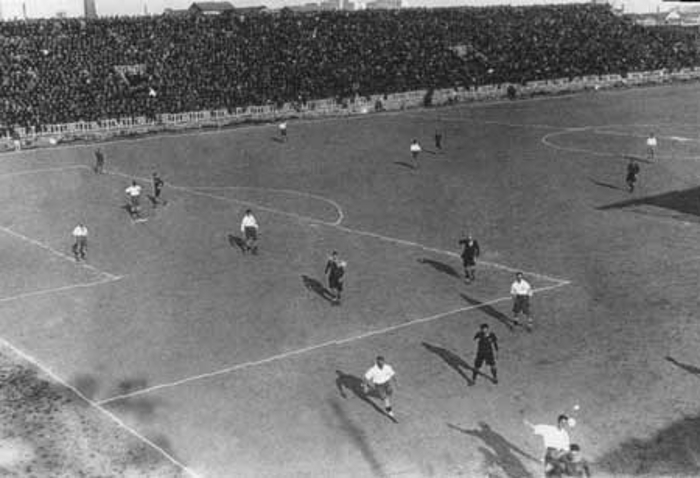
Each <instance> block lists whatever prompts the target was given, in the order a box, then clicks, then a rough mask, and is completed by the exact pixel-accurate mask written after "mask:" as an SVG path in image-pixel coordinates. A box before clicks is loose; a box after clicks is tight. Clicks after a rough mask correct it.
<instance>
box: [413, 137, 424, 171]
mask: <svg viewBox="0 0 700 478" xmlns="http://www.w3.org/2000/svg"><path fill="white" fill-rule="evenodd" d="M421 151H423V148H421V147H420V144H419V143H418V140H417V139H414V140H413V141H411V160H412V161H413V169H418V155H419V154H420V152H421Z"/></svg>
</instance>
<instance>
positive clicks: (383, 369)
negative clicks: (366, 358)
mask: <svg viewBox="0 0 700 478" xmlns="http://www.w3.org/2000/svg"><path fill="white" fill-rule="evenodd" d="M395 375H396V372H394V369H393V368H392V367H391V365H389V364H387V363H386V362H385V361H384V357H382V356H381V355H380V356H378V357H377V359H376V362H375V364H374V365H373V366H372V367H371V368H370V369H369V370H367V373H365V379H364V383H363V388H364V392H365V393H367V392H368V391H369V390H373V391H375V392H376V393H377V395H379V398H381V399H382V400H383V401H384V410H386V414H387V415H389V417H391V418H392V419H394V411H393V409H392V407H391V395H392V394H393V393H394V390H393V389H392V386H391V384H392V382H395V381H396V379H395V378H394V377H395Z"/></svg>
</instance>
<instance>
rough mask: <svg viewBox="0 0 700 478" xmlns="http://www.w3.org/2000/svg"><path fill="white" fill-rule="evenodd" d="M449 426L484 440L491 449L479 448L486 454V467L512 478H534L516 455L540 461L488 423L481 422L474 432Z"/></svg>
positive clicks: (536, 461) (449, 424)
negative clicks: (498, 470) (493, 467)
mask: <svg viewBox="0 0 700 478" xmlns="http://www.w3.org/2000/svg"><path fill="white" fill-rule="evenodd" d="M447 426H448V427H449V428H451V429H453V430H456V431H458V432H460V433H463V434H465V435H469V436H473V437H475V438H479V439H480V440H482V441H483V442H484V444H485V445H487V446H488V447H489V448H490V450H489V449H485V448H479V450H480V451H481V452H482V453H483V454H484V458H485V460H486V463H485V465H486V466H490V465H497V466H499V467H500V468H501V469H503V472H504V473H505V474H506V475H507V476H509V477H510V478H532V476H533V475H532V473H530V472H529V471H528V470H527V468H525V465H523V463H522V461H520V459H519V458H518V457H517V456H516V453H517V454H518V455H520V456H522V457H523V458H527V459H528V460H530V461H532V462H535V463H539V462H540V460H538V459H537V458H535V457H534V456H532V455H530V454H528V453H526V452H524V451H523V450H521V449H520V448H518V447H517V446H515V445H513V444H512V443H511V442H509V441H508V440H506V439H505V438H504V437H503V435H500V434H498V433H496V432H495V431H494V430H493V429H492V428H491V427H490V426H489V425H488V424H487V423H484V422H479V428H475V429H473V430H466V429H464V428H460V427H458V426H456V425H452V424H451V423H448V424H447Z"/></svg>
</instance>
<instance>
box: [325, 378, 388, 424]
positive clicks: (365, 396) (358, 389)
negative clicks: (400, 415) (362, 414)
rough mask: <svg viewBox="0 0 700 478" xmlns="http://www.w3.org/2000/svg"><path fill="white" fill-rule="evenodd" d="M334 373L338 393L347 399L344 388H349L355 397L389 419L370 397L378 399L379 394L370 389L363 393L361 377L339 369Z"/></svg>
mask: <svg viewBox="0 0 700 478" xmlns="http://www.w3.org/2000/svg"><path fill="white" fill-rule="evenodd" d="M335 374H336V379H335V386H336V387H337V388H338V392H339V393H340V396H341V397H343V398H345V399H347V398H348V394H347V393H346V390H349V391H350V392H352V394H353V395H355V396H356V397H357V398H359V399H360V400H362V401H363V402H365V403H367V404H368V405H369V406H371V407H372V408H374V409H375V410H376V411H377V413H380V414H381V415H384V416H385V417H387V418H389V419H391V417H390V416H389V415H387V414H386V412H385V411H384V410H383V409H382V407H380V406H379V405H377V404H376V403H374V401H373V400H371V398H374V399H379V395H378V394H377V393H376V392H375V391H374V390H370V391H368V392H367V393H365V391H364V390H363V388H362V379H361V378H360V377H356V376H354V375H350V374H349V373H344V372H342V371H340V370H336V371H335Z"/></svg>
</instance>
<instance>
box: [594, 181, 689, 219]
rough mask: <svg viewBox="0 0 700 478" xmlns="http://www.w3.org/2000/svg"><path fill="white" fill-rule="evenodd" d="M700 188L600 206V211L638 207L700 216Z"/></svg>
mask: <svg viewBox="0 0 700 478" xmlns="http://www.w3.org/2000/svg"><path fill="white" fill-rule="evenodd" d="M698 198H700V187H694V188H690V189H683V190H680V191H670V192H667V193H662V194H655V195H653V196H646V197H642V198H632V199H626V200H624V201H617V202H614V203H611V204H607V205H605V206H599V207H597V208H596V209H598V210H599V211H609V210H614V209H625V208H630V207H636V206H654V207H658V208H663V209H669V210H672V211H677V212H680V213H682V214H689V215H693V216H700V199H698Z"/></svg>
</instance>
